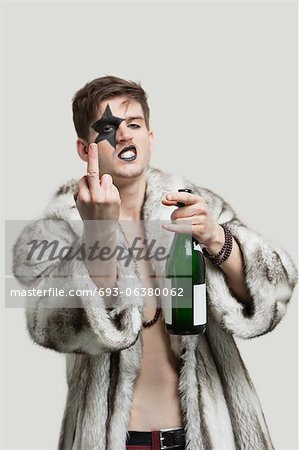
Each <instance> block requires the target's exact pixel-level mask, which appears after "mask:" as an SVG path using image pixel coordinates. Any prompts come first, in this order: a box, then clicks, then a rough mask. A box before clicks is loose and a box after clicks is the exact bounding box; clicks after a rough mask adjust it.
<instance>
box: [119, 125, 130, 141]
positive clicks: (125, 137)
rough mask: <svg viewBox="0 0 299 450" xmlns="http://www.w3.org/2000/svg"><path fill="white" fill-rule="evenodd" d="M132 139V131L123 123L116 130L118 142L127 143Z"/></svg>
mask: <svg viewBox="0 0 299 450" xmlns="http://www.w3.org/2000/svg"><path fill="white" fill-rule="evenodd" d="M131 139H132V131H131V129H130V128H128V126H127V124H126V123H125V122H122V123H121V124H120V126H119V127H118V128H117V130H116V141H117V142H127V141H130V140H131Z"/></svg>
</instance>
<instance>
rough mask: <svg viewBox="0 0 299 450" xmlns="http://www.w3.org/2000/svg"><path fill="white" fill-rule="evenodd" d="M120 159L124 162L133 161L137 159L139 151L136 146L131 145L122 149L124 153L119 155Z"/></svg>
mask: <svg viewBox="0 0 299 450" xmlns="http://www.w3.org/2000/svg"><path fill="white" fill-rule="evenodd" d="M118 157H119V158H120V159H122V160H123V161H133V160H134V159H136V158H137V150H136V147H135V146H134V145H129V146H128V147H125V148H123V149H122V151H121V152H120V153H119V154H118Z"/></svg>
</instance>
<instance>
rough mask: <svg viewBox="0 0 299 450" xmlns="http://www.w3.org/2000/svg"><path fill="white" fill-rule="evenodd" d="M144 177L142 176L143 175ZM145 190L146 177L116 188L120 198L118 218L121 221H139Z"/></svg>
mask: <svg viewBox="0 0 299 450" xmlns="http://www.w3.org/2000/svg"><path fill="white" fill-rule="evenodd" d="M143 175H144V174H143ZM145 189H146V177H145V176H142V177H141V178H137V179H135V180H133V181H132V182H131V183H128V184H126V185H122V186H120V187H119V188H118V190H119V195H120V198H121V205H120V216H119V218H120V219H121V220H140V219H141V209H142V205H143V202H144V194H145Z"/></svg>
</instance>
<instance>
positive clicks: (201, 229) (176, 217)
mask: <svg viewBox="0 0 299 450" xmlns="http://www.w3.org/2000/svg"><path fill="white" fill-rule="evenodd" d="M162 203H163V205H165V206H176V205H177V203H183V204H184V205H185V206H181V207H179V208H177V209H175V210H174V211H173V213H172V214H171V216H170V219H171V220H172V223H171V224H164V225H162V226H163V228H164V229H165V230H168V231H175V232H177V233H186V232H189V233H190V232H191V233H192V236H193V237H194V239H196V240H197V241H198V242H200V243H201V244H203V245H205V246H206V247H207V248H208V250H209V249H211V247H213V250H214V249H215V250H216V246H217V248H218V247H219V248H221V247H222V245H223V244H224V232H223V229H222V227H221V226H220V225H219V224H218V223H217V222H215V220H214V218H213V216H212V214H211V212H210V211H209V209H208V207H207V204H206V201H205V200H204V199H203V198H202V197H200V196H199V195H196V194H191V193H189V192H170V193H168V194H166V196H165V197H164V199H163V200H162ZM184 224H189V230H187V231H186V227H182V225H184ZM178 225H180V226H178ZM190 226H191V227H190Z"/></svg>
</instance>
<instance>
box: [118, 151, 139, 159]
mask: <svg viewBox="0 0 299 450" xmlns="http://www.w3.org/2000/svg"><path fill="white" fill-rule="evenodd" d="M135 156H136V153H135V152H134V151H133V150H127V151H126V152H123V153H122V154H121V155H120V156H119V157H120V158H121V159H132V158H134V157H135Z"/></svg>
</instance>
